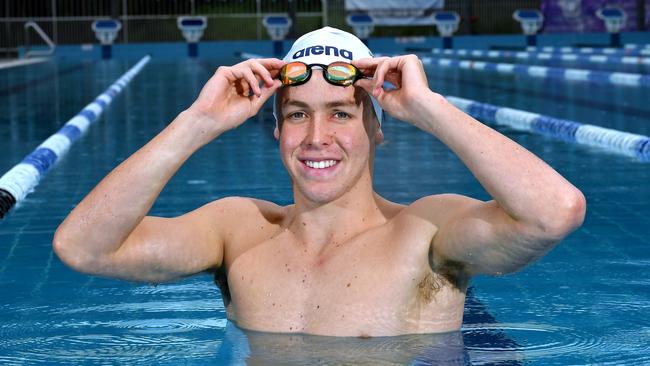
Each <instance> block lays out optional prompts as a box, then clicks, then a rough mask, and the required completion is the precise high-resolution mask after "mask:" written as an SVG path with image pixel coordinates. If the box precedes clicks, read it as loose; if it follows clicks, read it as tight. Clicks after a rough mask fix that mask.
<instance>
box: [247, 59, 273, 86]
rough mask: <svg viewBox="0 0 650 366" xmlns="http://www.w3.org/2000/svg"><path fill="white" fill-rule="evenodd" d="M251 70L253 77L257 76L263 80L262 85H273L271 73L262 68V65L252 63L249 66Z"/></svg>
mask: <svg viewBox="0 0 650 366" xmlns="http://www.w3.org/2000/svg"><path fill="white" fill-rule="evenodd" d="M251 68H252V69H253V72H254V73H255V75H256V76H258V78H260V79H261V80H264V84H266V85H267V86H271V85H273V78H272V77H271V73H270V72H269V70H267V69H266V68H265V67H264V66H262V64H260V63H259V62H253V63H252V64H251Z"/></svg>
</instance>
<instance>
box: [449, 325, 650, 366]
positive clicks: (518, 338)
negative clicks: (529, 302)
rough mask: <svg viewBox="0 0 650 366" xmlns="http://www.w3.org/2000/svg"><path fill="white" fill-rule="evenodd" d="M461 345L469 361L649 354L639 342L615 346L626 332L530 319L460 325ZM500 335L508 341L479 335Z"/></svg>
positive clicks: (623, 359)
mask: <svg viewBox="0 0 650 366" xmlns="http://www.w3.org/2000/svg"><path fill="white" fill-rule="evenodd" d="M462 332H463V336H464V338H465V349H466V350H467V351H468V353H469V355H470V359H471V360H472V364H476V365H483V364H494V363H501V362H506V361H512V360H520V361H526V362H531V363H536V362H541V363H542V364H543V363H544V361H547V362H548V361H550V360H551V359H556V360H554V361H555V362H558V360H559V362H562V361H561V360H564V362H566V360H567V359H566V358H564V357H569V356H570V357H569V358H570V359H571V360H582V362H591V361H598V362H605V361H606V362H611V363H619V364H621V363H623V364H630V363H631V364H641V363H643V362H641V363H640V361H644V360H646V359H647V358H648V357H649V356H648V355H647V351H644V347H643V346H642V345H641V344H638V345H631V346H629V347H627V351H628V352H621V351H622V350H623V349H621V347H619V345H620V344H621V342H622V343H625V342H626V341H627V339H628V338H627V336H624V335H617V336H614V339H610V338H608V337H595V336H594V335H592V334H589V333H587V332H581V331H579V330H576V329H572V328H569V327H559V326H552V325H545V324H530V323H521V324H519V323H517V324H515V323H497V324H472V325H467V326H464V327H463V330H462ZM500 336H503V337H504V339H509V340H511V341H510V342H500V344H499V345H498V346H495V345H494V344H490V343H484V342H482V341H481V340H482V339H492V340H494V339H495V337H500ZM569 363H570V362H569Z"/></svg>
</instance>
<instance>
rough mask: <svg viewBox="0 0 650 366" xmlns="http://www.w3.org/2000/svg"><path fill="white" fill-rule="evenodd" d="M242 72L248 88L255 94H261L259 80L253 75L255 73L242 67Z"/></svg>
mask: <svg viewBox="0 0 650 366" xmlns="http://www.w3.org/2000/svg"><path fill="white" fill-rule="evenodd" d="M242 72H243V75H244V80H246V82H247V83H248V85H249V87H250V89H251V90H252V91H253V93H254V94H255V95H257V96H258V97H259V96H260V95H261V94H262V91H261V90H260V82H259V80H257V78H256V77H255V74H253V70H251V69H244V70H243V71H242Z"/></svg>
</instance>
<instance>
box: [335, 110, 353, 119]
mask: <svg viewBox="0 0 650 366" xmlns="http://www.w3.org/2000/svg"><path fill="white" fill-rule="evenodd" d="M334 118H336V119H349V118H350V114H348V113H347V112H343V111H336V112H334Z"/></svg>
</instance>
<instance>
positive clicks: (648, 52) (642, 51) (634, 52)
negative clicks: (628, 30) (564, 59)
mask: <svg viewBox="0 0 650 366" xmlns="http://www.w3.org/2000/svg"><path fill="white" fill-rule="evenodd" d="M526 50H527V51H533V52H535V51H537V52H540V51H541V52H549V53H583V54H604V55H619V56H626V55H627V56H650V48H636V49H635V48H630V49H627V48H594V47H581V48H576V47H526Z"/></svg>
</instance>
